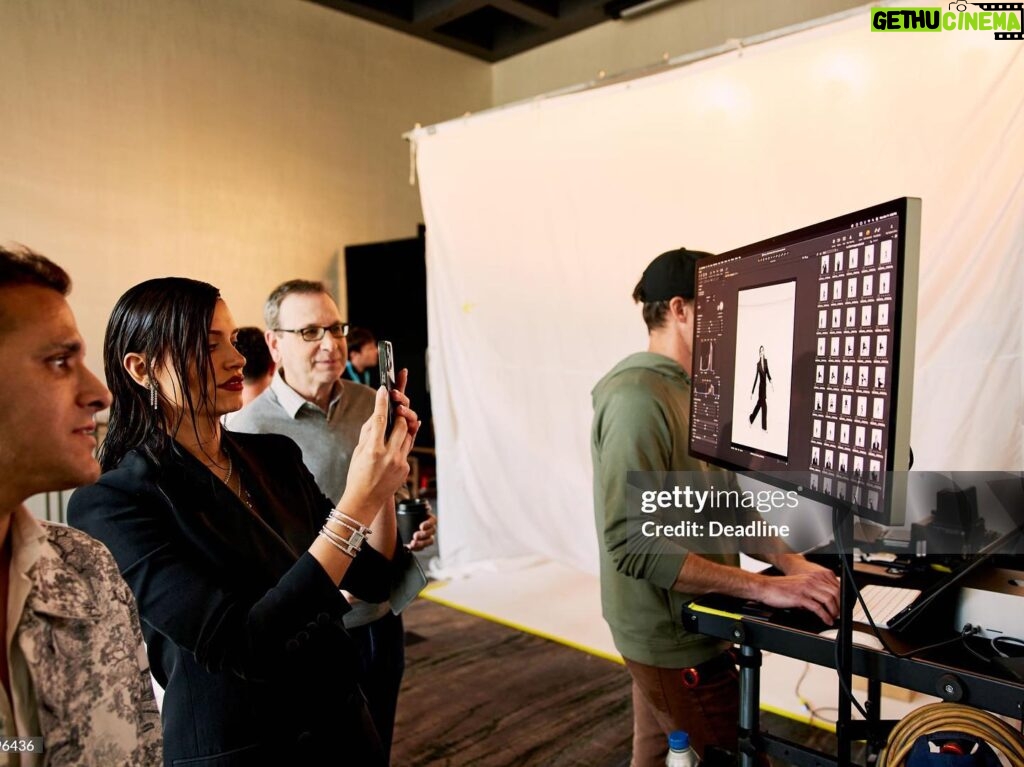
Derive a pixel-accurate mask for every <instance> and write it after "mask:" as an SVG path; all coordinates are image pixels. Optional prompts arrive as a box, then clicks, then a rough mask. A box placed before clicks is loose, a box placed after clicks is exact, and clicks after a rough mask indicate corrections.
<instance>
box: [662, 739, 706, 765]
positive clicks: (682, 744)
mask: <svg viewBox="0 0 1024 767" xmlns="http://www.w3.org/2000/svg"><path fill="white" fill-rule="evenodd" d="M698 764H700V757H699V756H697V752H696V751H694V750H693V749H692V748H690V736H689V734H687V733H685V732H683V731H682V730H674V731H673V732H670V733H669V735H668V756H667V757H665V767H697V765H698Z"/></svg>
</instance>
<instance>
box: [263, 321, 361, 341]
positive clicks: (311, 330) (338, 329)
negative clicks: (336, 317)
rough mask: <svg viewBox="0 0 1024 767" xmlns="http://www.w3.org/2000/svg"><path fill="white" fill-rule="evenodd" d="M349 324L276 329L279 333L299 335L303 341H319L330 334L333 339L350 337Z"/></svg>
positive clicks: (340, 323) (337, 323)
mask: <svg viewBox="0 0 1024 767" xmlns="http://www.w3.org/2000/svg"><path fill="white" fill-rule="evenodd" d="M348 327H349V326H348V323H347V322H335V323H334V324H333V325H322V326H321V325H310V326H309V327H308V328H299V329H298V330H288V329H286V328H275V332H277V333H298V334H299V336H301V338H302V340H303V341H310V342H312V341H319V340H320V339H321V338H323V337H324V333H330V334H331V337H332V338H344V337H345V336H347V335H348Z"/></svg>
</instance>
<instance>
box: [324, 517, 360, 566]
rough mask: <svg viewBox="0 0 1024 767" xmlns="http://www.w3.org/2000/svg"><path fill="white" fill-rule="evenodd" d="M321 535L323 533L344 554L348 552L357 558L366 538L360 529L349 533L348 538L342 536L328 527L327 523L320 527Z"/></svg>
mask: <svg viewBox="0 0 1024 767" xmlns="http://www.w3.org/2000/svg"><path fill="white" fill-rule="evenodd" d="M320 535H322V536H323V537H324V538H325V539H326V540H327V542H328V543H330V544H331V545H332V546H334V548H336V549H337V550H338V551H340V552H341V553H342V554H347V555H348V556H350V557H352V558H353V559H355V556H356V554H358V553H359V549H360V548H361V547H362V545H363V541H365V540H366V536H365V535H363V534H362V533H361V532H359V531H358V530H352V531H351V532H350V533H349V536H348V538H342V537H341V536H340V535H338V534H337V533H336V532H334V531H333V530H330V529H328V527H327V525H326V524H325V525H324V526H323V527H321V528H320Z"/></svg>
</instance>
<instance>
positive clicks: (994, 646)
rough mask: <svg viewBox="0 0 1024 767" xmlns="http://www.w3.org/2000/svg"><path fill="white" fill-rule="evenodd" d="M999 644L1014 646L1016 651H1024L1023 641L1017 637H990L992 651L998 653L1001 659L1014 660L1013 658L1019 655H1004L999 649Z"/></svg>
mask: <svg viewBox="0 0 1024 767" xmlns="http://www.w3.org/2000/svg"><path fill="white" fill-rule="evenodd" d="M1000 642H1005V643H1006V644H1009V645H1014V646H1016V647H1017V648H1018V649H1024V640H1021V639H1018V638H1017V637H1008V636H997V637H992V649H993V650H995V651H996V653H998V654H999V656H1000V657H1002V658H1014V657H1020V656H1019V655H1009V654H1008V653H1005V652H1003V651H1002V650H1000V649H999V643H1000Z"/></svg>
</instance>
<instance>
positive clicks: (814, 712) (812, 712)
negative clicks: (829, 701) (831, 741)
mask: <svg viewBox="0 0 1024 767" xmlns="http://www.w3.org/2000/svg"><path fill="white" fill-rule="evenodd" d="M810 670H811V664H810V663H809V662H806V661H805V662H804V670H803V672H802V673H801V674H800V678H799V679H797V680H796V687H794V688H793V694H794V695H795V696H796V699H797V702H798V703H800V705H801V706H803V707H804V711H806V712H807V714H808V716H809V717H810V718H809V720H808V724H814V720H815V719H820V720H821V721H823V722H827V723H828V724H835V723H836V720H835V719H827V718H826V717H823V716H822V715H821V713H820V712H822V711H835V712H836V713H838V712H839V709H838V708H836V707H835V706H813V705H811V701H810V700H808V699H807V698H805V697H804V696H803V695H802V694H801V693H800V687H801V685H803V683H804V679H806V678H807V672H809V671H810Z"/></svg>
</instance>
